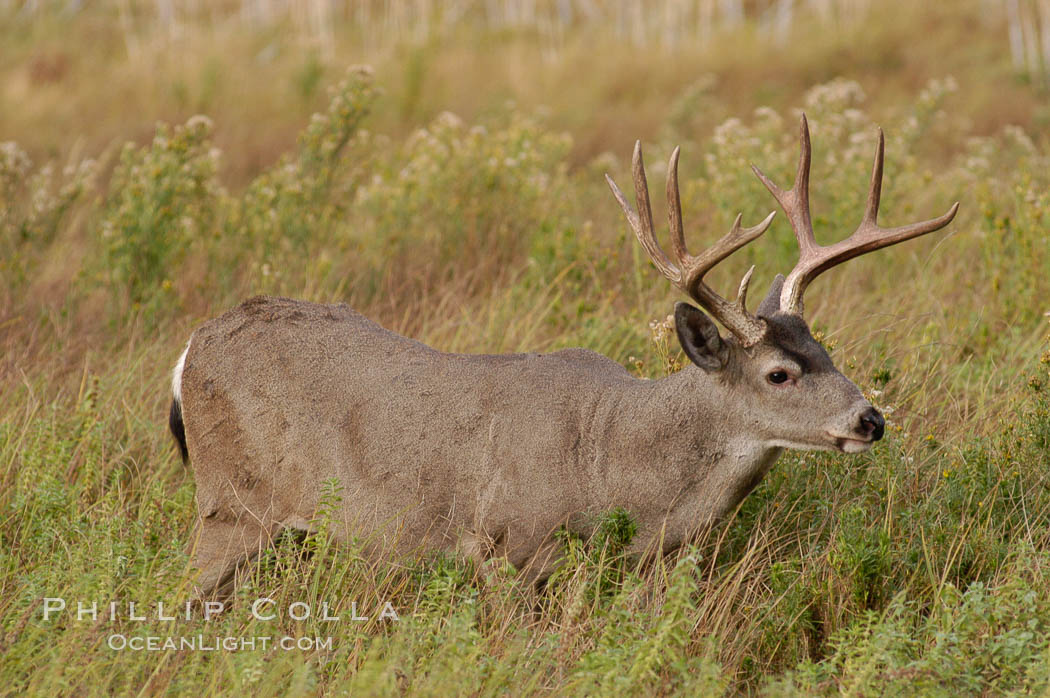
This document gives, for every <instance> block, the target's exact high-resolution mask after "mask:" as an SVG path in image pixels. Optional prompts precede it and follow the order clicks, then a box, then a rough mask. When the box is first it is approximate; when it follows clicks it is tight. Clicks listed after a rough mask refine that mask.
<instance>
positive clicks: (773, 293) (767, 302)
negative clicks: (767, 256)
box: [755, 274, 784, 317]
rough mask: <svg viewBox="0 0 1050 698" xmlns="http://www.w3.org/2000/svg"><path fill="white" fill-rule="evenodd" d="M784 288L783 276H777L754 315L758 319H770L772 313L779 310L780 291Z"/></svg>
mask: <svg viewBox="0 0 1050 698" xmlns="http://www.w3.org/2000/svg"><path fill="white" fill-rule="evenodd" d="M783 288H784V275H783V274H777V278H775V279H773V283H772V284H770V285H769V293H767V294H766V297H765V298H763V299H762V302H761V303H759V304H758V308H757V309H756V310H755V315H756V316H758V317H771V316H772V315H773V313H776V312H778V311H779V310H780V291H781V290H782V289H783Z"/></svg>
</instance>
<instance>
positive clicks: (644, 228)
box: [605, 141, 682, 284]
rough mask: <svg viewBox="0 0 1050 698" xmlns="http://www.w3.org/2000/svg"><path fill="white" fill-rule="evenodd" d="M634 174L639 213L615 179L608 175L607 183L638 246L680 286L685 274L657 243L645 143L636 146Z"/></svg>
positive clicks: (636, 142)
mask: <svg viewBox="0 0 1050 698" xmlns="http://www.w3.org/2000/svg"><path fill="white" fill-rule="evenodd" d="M631 170H632V173H633V174H634V197H635V200H636V201H637V202H638V211H639V213H635V212H634V209H632V208H631V205H630V204H629V203H627V197H625V196H624V195H623V192H622V191H620V188H619V187H618V186H616V182H614V181H613V180H612V177H610V176H609V175H608V174H606V175H605V181H606V182H608V183H609V187H610V188H611V189H612V192H613V196H615V197H616V201H617V202H619V204H620V208H622V209H623V213H624V215H625V216H627V222H628V223H630V224H631V228H632V229H634V234H635V236H637V238H638V242H640V243H642V247H643V248H645V251H646V252H647V253H648V254H649V258H650V259H652V260H653V264H655V265H656V268H657V269H659V270H660V273H661V274H663V275H664V276H666V277H667V278H668V279H670V280H671V282H672V283H674V284H677V283H678V282H679V280H680V279H681V276H682V272H681V270H680V269H679V268H678V267H676V266H675V265H674V264H673V263H672V262H671V260H670V259H668V258H667V255H666V254H665V253H664V251H663V250H662V249H660V244H659V243H658V242H657V241H656V233H655V232H654V231H653V210H652V207H651V206H650V204H649V184H648V183H647V182H646V180H645V163H644V162H643V161H642V142H641V141H635V143H634V156H633V157H632V163H631ZM639 214H640V215H639Z"/></svg>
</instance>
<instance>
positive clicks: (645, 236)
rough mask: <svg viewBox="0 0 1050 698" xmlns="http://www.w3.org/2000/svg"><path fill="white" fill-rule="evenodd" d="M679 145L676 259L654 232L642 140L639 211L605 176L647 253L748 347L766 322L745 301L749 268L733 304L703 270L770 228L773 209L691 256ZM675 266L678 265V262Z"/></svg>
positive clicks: (672, 178) (637, 156) (673, 208)
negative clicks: (680, 180)
mask: <svg viewBox="0 0 1050 698" xmlns="http://www.w3.org/2000/svg"><path fill="white" fill-rule="evenodd" d="M679 154H680V149H679V148H675V149H674V152H672V153H671V159H670V161H669V162H668V165H667V217H668V224H669V227H670V230H671V248H672V252H673V254H674V261H672V260H671V259H670V258H668V256H667V254H666V253H665V252H664V251H663V250H662V249H661V248H660V245H659V243H658V242H657V241H656V234H655V232H654V230H653V222H652V220H653V219H652V208H651V206H650V203H649V185H648V183H647V181H646V178H645V165H644V163H643V161H642V147H641V142H636V143H635V146H634V157H633V167H632V169H633V174H634V188H635V198H636V199H637V201H638V210H639V213H635V212H634V210H633V209H631V206H630V204H628V203H627V198H626V197H625V196H624V195H623V192H621V191H620V189H619V187H617V186H616V183H615V182H614V181H613V180H612V178H611V177H610V176H609V175H605V180H606V181H607V182H608V183H609V187H610V188H611V189H612V192H613V196H615V197H616V200H617V201H618V202H619V204H620V208H622V209H623V212H624V215H626V216H627V221H628V222H629V223H630V224H631V227H632V228H633V229H634V232H635V235H637V236H638V241H639V242H641V244H642V247H644V248H645V251H646V252H647V253H648V254H649V257H650V258H651V259H652V260H653V263H654V264H655V265H656V267H657V268H658V269H659V270H660V272H661V273H662V274H663V275H664V276H666V277H667V278H668V279H669V280H670V281H671V283H672V284H674V285H675V286H677V287H678V288H680V289H681V290H683V291H685V292H686V293H687V294H689V296H690V297H691V298H693V300H695V301H697V302H698V303H700V305H702V306H703V307H704V308H706V309H707V310H708V311H709V312H710V313H711V314H712V315H713V316H714V317H715V318H716V319H718V320H719V321H720V322H721V323H722V324H723V325H724V326H725V327H726V328H727V329H729V330H730V331H731V332H733V334H735V335H737V336H738V337H739V338H740V339H741V340H742V341H743V343H744V345H745V346H750V345H752V344H754V343H755V342H757V341H758V340H759V339H761V338H762V335H763V334H764V333H765V325H764V323H763V322H762V321H761V320H759V319H757V318H755V317H754V316H753V315H751V314H750V313H748V312H747V308H746V306H745V305H744V303H745V302H746V299H747V286H748V283H749V282H750V281H751V272H752V271H754V268H753V267H752V270H751V271H748V273H747V274H746V275H745V276H744V279H743V281H742V282H741V285H740V291H739V293H738V294H737V299H736V302H734V303H730V302H729V301H727V300H726V299H724V298H722V297H721V296H719V295H718V294H717V293H715V292H714V291H713V290H711V288H710V287H709V286H708V285H707V284H705V283H704V282H703V277H704V274H705V273H707V272H708V271H709V270H710V269H711V268H712V267H714V266H715V265H716V264H718V263H719V262H720V261H722V260H723V259H725V258H726V257H728V256H729V255H731V254H732V253H733V252H735V251H736V250H738V249H740V248H741V247H743V246H744V245H746V244H747V243H749V242H751V241H752V240H754V239H755V238H757V237H758V236H760V235H761V234H762V233H764V232H765V231H766V229H767V228H769V225H770V223H772V221H773V216H774V215H775V214H776V212H775V211H774V212H773V213H770V214H769V215H768V216H766V218H765V220H763V221H762V222H761V223H759V224H758V225H756V226H754V227H752V228H744V227H742V226H741V225H740V221H741V216H740V215H739V214H738V215H737V217H736V220H735V221H734V222H733V227H732V228H731V229H730V231H729V233H727V234H726V235H725V236H723V237H722V238H721V239H720V240H719V241H718V242H717V243H715V245H714V246H713V247H711V248H710V249H708V250H705V251H704V252H703V253H701V254H700V255H699V256H696V257H694V256H692V255H690V254H689V252H688V251H687V249H686V246H685V231H684V226H683V225H682V200H681V196H680V194H679V190H678V158H679ZM676 265H677V266H676Z"/></svg>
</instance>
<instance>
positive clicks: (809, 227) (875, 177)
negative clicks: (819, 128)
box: [751, 114, 959, 315]
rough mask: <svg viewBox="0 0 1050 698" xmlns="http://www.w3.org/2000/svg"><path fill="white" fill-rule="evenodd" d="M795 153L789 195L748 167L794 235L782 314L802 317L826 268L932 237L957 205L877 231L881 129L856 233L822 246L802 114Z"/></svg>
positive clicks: (782, 292)
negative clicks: (810, 290) (794, 254)
mask: <svg viewBox="0 0 1050 698" xmlns="http://www.w3.org/2000/svg"><path fill="white" fill-rule="evenodd" d="M800 130H801V134H800V140H801V153H800V154H799V158H798V171H797V172H796V173H795V183H794V185H793V186H792V187H791V190H790V191H784V190H783V189H781V188H780V187H778V186H777V185H776V184H774V183H773V182H772V181H770V179H769V177H766V176H765V175H764V174H762V171H761V170H759V169H758V168H757V167H755V166H754V165H752V166H751V169H752V170H754V172H755V174H756V175H758V178H759V179H760V180H762V184H764V185H766V189H768V190H769V191H770V193H771V194H773V196H774V197H775V198H776V200H777V202H778V203H779V204H780V207H781V208H782V209H784V213H786V214H787V217H788V220H789V221H790V222H791V228H792V229H793V230H794V231H795V238H796V239H797V240H798V246H799V258H798V263H797V264H796V265H795V268H794V269H792V270H791V273H790V274H788V276H787V279H786V280H785V281H784V288H783V290H782V291H781V294H780V309H781V310H782V311H783V312H787V313H794V314H796V315H802V296H803V294H804V293H805V292H806V287H807V286H809V284H810V282H811V281H813V279H815V278H817V277H818V276H819V275H820V274H822V273H823V272H825V271H827V270H828V269H830V268H831V267H833V266H835V265H837V264H841V263H842V262H845V261H846V260H847V259H852V258H853V257H857V256H858V255H862V254H865V253H867V252H872V251H874V250H877V249H879V248H881V247H888V246H890V245H895V244H897V243H898V242H904V241H905V240H910V239H911V238H914V237H918V236H920V235H925V234H927V233H932V232H933V231H935V230H940V229H941V228H943V227H944V226H946V225H948V224H949V223H950V222H951V220H952V218H954V217H955V212H956V211H958V210H959V202H955V203H954V204H952V207H951V208H950V209H949V210H948V212H947V213H945V214H944V215H943V216H940V217H939V218H933V219H930V220H928V221H922V222H919V223H912V224H910V225H902V226H900V227H898V228H881V227H879V224H878V223H877V218H878V216H879V199H880V197H881V196H882V162H883V152H884V150H885V147H886V141H885V138H884V137H883V135H882V129H881V128H880V129H879V143H878V146H877V147H876V148H875V164H874V166H873V167H872V172H871V185H870V188H869V189H868V203H867V206H865V208H864V217H863V218H862V219H861V222H860V226H859V227H858V228H857V230H856V231H855V232H854V233H853V234H852V235H850V236H849V237H848V238H846V239H845V240H841V241H839V242H837V243H835V244H834V245H829V246H827V247H824V246H821V245H818V244H817V241H816V239H815V238H814V236H813V222H812V221H811V220H810V216H809V165H810V153H811V151H810V142H809V124H808V122H807V121H806V115H805V114H803V115H802V123H801V125H800Z"/></svg>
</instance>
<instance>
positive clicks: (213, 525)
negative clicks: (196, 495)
mask: <svg viewBox="0 0 1050 698" xmlns="http://www.w3.org/2000/svg"><path fill="white" fill-rule="evenodd" d="M274 533H275V532H274V531H269V530H267V529H266V528H264V527H263V526H262V525H261V524H260V523H259V522H258V521H256V520H255V519H254V518H252V517H251V515H249V514H244V515H242V516H240V517H238V518H236V519H233V520H230V519H222V518H219V517H217V516H215V515H212V516H208V517H202V518H199V519H198V520H197V526H196V528H195V530H194V533H193V535H192V536H191V537H190V547H189V551H188V552H189V553H190V555H192V556H193V561H194V566H195V567H196V568H197V569H198V570H199V573H198V575H197V581H196V585H195V591H196V595H197V597H198V598H200V599H210V598H215V597H221V596H225V595H228V594H229V593H230V592H232V591H233V590H234V589H235V588H236V586H237V579H236V576H237V572H238V569H239V568H241V567H243V565H244V563H246V562H248V561H249V560H251V559H253V558H255V557H257V556H258V555H259V553H260V552H262V551H263V550H265V549H266V548H267V547H269V546H271V545H273V534H274Z"/></svg>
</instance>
